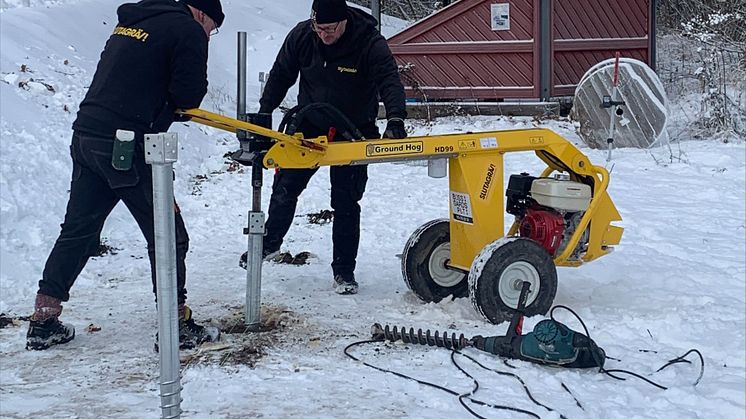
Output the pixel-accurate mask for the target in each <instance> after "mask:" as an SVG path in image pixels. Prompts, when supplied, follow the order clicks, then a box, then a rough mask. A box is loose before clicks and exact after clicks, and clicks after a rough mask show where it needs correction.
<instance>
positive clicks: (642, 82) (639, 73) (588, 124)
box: [572, 58, 668, 149]
mask: <svg viewBox="0 0 746 419" xmlns="http://www.w3.org/2000/svg"><path fill="white" fill-rule="evenodd" d="M615 61H616V60H615V59H614V58H611V59H608V60H605V61H602V62H600V63H598V64H596V65H594V66H593V67H591V68H590V69H589V70H588V71H587V72H586V73H585V75H583V77H582V78H581V79H580V83H578V87H577V88H576V89H575V98H574V100H573V112H572V117H573V119H575V120H577V121H578V122H580V137H581V138H582V139H583V141H584V142H585V143H586V144H587V145H588V146H589V147H591V148H601V149H603V148H607V147H608V143H607V139H608V138H609V133H610V132H611V130H610V128H611V127H610V124H611V123H612V122H611V121H612V120H613V123H614V130H613V132H614V135H613V139H614V142H613V146H614V148H619V147H636V148H649V147H651V146H655V145H660V144H664V143H666V142H667V141H668V136H667V133H666V120H667V118H668V100H667V98H666V92H665V90H664V88H663V83H661V81H660V79H659V78H658V75H657V74H655V72H654V71H653V70H652V69H651V68H650V67H648V66H647V64H645V63H644V62H642V61H639V60H635V59H632V58H620V59H619V80H618V92H617V93H616V94H614V66H615ZM604 96H610V97H613V98H614V100H617V101H624V103H625V104H624V105H622V106H620V107H619V108H620V110H621V111H623V113H622V114H621V115H616V112H617V106H612V107H610V108H604V107H602V106H601V103H602V101H603V97H604ZM612 112H613V113H615V116H614V117H613V118H611V113H612Z"/></svg>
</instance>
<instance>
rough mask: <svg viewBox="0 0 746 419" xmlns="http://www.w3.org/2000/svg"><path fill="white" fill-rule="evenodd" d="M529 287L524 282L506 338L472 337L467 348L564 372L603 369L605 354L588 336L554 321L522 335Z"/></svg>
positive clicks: (542, 323) (546, 322)
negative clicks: (564, 369)
mask: <svg viewBox="0 0 746 419" xmlns="http://www.w3.org/2000/svg"><path fill="white" fill-rule="evenodd" d="M528 290H529V283H528V282H523V286H522V287H521V295H520V297H519V298H518V308H517V309H516V312H515V314H514V315H513V318H512V319H511V321H510V326H509V327H508V333H507V334H506V335H505V336H488V337H483V336H474V337H473V338H471V339H470V341H469V342H470V345H471V346H473V347H475V348H477V349H479V350H482V351H485V352H489V353H491V354H495V355H498V356H502V357H506V358H513V359H520V360H523V361H528V362H534V363H537V364H543V365H550V366H557V367H565V368H593V367H603V365H604V361H605V360H606V354H605V353H604V351H603V349H601V348H599V347H598V346H597V345H596V343H595V342H594V341H593V340H592V339H590V338H589V337H588V336H586V335H584V334H582V333H579V332H576V331H574V330H572V329H570V328H569V327H567V326H565V325H564V324H562V323H560V322H558V321H556V320H554V319H550V320H542V321H540V322H539V323H537V324H536V326H534V330H533V331H532V332H529V333H527V334H525V335H521V328H522V325H523V309H524V308H525V307H526V299H527V298H528Z"/></svg>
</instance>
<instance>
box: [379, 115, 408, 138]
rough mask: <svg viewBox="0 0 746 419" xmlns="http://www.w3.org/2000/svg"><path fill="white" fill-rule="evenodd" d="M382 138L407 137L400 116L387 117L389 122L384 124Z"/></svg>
mask: <svg viewBox="0 0 746 419" xmlns="http://www.w3.org/2000/svg"><path fill="white" fill-rule="evenodd" d="M383 138H393V139H401V138H407V130H406V129H405V128H404V120H403V119H401V118H391V119H389V122H388V123H387V124H386V131H384V132H383Z"/></svg>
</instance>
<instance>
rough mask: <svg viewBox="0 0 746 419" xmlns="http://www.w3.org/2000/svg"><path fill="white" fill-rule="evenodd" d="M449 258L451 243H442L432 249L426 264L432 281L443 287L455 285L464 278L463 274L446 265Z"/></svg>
mask: <svg viewBox="0 0 746 419" xmlns="http://www.w3.org/2000/svg"><path fill="white" fill-rule="evenodd" d="M450 259H451V244H450V243H443V244H441V245H439V246H438V247H436V248H435V249H433V252H432V253H431V254H430V260H429V261H428V264H427V268H428V271H429V272H430V277H431V278H432V279H433V282H435V283H436V284H438V285H439V286H441V287H443V288H450V287H455V286H456V285H458V284H459V282H461V281H463V280H464V275H465V274H463V273H461V272H458V271H454V270H453V269H448V268H447V267H446V263H448V261H449V260H450Z"/></svg>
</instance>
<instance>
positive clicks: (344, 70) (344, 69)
mask: <svg viewBox="0 0 746 419" xmlns="http://www.w3.org/2000/svg"><path fill="white" fill-rule="evenodd" d="M337 71H339V72H340V73H352V74H355V73H357V68H350V67H342V66H339V67H337Z"/></svg>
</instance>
